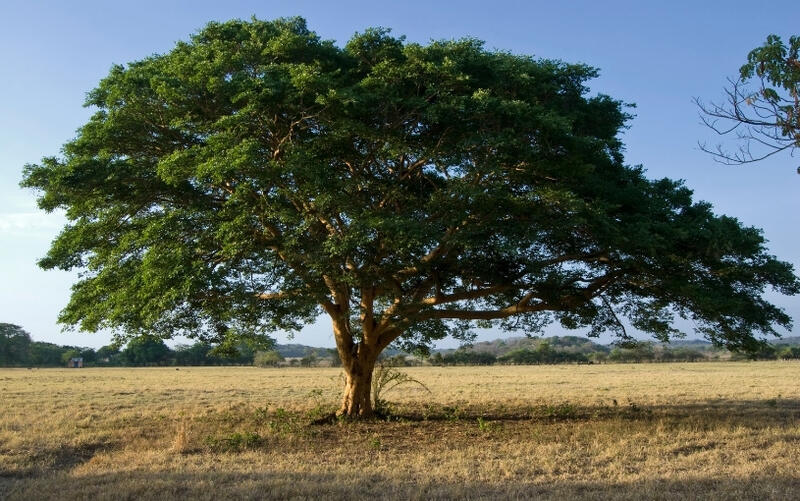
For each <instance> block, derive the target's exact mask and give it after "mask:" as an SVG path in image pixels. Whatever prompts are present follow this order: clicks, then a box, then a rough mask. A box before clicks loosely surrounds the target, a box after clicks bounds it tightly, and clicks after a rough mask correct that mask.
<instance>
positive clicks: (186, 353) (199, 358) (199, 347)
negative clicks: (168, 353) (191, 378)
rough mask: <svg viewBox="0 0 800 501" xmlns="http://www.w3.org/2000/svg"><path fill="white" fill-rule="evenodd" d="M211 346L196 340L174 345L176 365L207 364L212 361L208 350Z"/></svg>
mask: <svg viewBox="0 0 800 501" xmlns="http://www.w3.org/2000/svg"><path fill="white" fill-rule="evenodd" d="M212 348H213V346H211V345H210V344H208V343H203V342H197V343H193V344H190V345H187V344H179V345H177V346H176V347H175V350H174V353H175V363H176V364H177V365H208V364H210V363H213V362H212V359H211V357H209V356H208V355H209V352H210V351H211V350H212Z"/></svg>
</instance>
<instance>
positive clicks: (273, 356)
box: [0, 323, 800, 367]
mask: <svg viewBox="0 0 800 501" xmlns="http://www.w3.org/2000/svg"><path fill="white" fill-rule="evenodd" d="M386 354H387V355H388V357H387V359H386V360H387V363H390V364H394V365H422V364H433V365H494V364H507V365H534V364H586V363H632V362H634V363H635V362H697V361H705V360H745V359H753V360H778V359H784V360H790V359H800V338H790V339H787V340H785V342H784V343H779V344H775V345H768V346H766V347H765V348H764V349H763V350H761V351H760V352H758V353H755V354H750V355H745V354H739V353H730V352H728V351H727V350H722V349H718V348H715V347H713V346H712V345H711V344H710V343H706V342H703V341H678V342H676V343H675V344H671V345H664V344H656V343H649V342H642V343H638V344H636V345H634V346H631V347H613V346H605V345H601V344H597V343H594V342H593V341H591V340H590V339H587V338H583V337H578V336H553V337H550V338H544V339H539V338H511V339H505V340H500V339H498V340H495V341H489V342H481V343H476V344H474V345H473V346H470V347H464V348H459V349H457V350H446V351H439V352H435V353H433V354H432V355H431V356H430V357H428V358H424V359H423V358H419V357H413V356H409V355H406V354H402V353H399V352H398V351H397V350H388V352H387V353H386ZM75 358H80V359H82V363H83V365H84V366H86V367H92V366H95V367H114V366H169V365H257V366H262V367H271V366H283V365H299V366H305V367H312V366H316V365H326V366H337V365H339V364H340V362H339V357H338V354H337V353H336V350H335V349H331V348H313V347H310V346H305V345H301V344H287V345H280V344H279V345H276V346H275V347H274V348H273V349H272V350H267V351H257V350H253V349H252V348H250V347H249V346H248V345H246V344H242V345H239V346H237V347H236V348H235V349H234V350H231V351H229V352H227V353H224V354H223V353H218V350H216V349H215V347H214V346H213V345H211V344H208V343H203V342H196V343H194V344H179V345H177V346H175V348H170V347H169V346H167V345H166V344H165V343H164V341H163V340H161V339H158V338H150V337H142V338H137V339H134V340H132V341H130V342H129V343H128V344H126V345H125V346H123V347H119V346H115V345H109V346H103V347H102V348H99V349H97V350H95V349H93V348H85V347H80V346H62V345H57V344H53V343H45V342H41V341H32V340H31V337H30V335H29V334H28V333H27V332H26V331H25V330H23V329H22V328H21V327H19V326H17V325H14V324H4V323H0V366H5V367H64V366H66V365H67V364H68V362H69V361H70V360H71V359H75Z"/></svg>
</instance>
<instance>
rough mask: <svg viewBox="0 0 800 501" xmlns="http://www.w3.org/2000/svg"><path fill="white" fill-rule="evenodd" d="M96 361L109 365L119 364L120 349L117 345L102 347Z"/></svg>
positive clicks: (98, 351)
mask: <svg viewBox="0 0 800 501" xmlns="http://www.w3.org/2000/svg"><path fill="white" fill-rule="evenodd" d="M96 360H97V361H98V362H99V363H102V364H104V365H105V364H107V365H116V364H117V363H119V347H118V346H117V345H113V344H112V345H108V346H102V347H100V349H98V350H97V354H96Z"/></svg>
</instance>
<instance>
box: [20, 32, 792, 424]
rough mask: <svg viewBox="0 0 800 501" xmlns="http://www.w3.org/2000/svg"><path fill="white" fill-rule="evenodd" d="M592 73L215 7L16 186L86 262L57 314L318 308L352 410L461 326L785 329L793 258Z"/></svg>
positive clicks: (286, 322)
mask: <svg viewBox="0 0 800 501" xmlns="http://www.w3.org/2000/svg"><path fill="white" fill-rule="evenodd" d="M596 75H597V71H596V70H595V69H593V68H590V67H587V66H584V65H580V64H578V65H574V64H565V63H563V62H560V61H551V60H537V59H534V58H532V57H529V56H524V55H515V54H511V53H508V52H497V51H489V50H486V49H485V48H484V46H483V44H482V43H481V42H479V41H476V40H473V39H462V40H454V41H438V42H432V43H430V44H428V45H424V46H423V45H420V44H417V43H406V41H405V40H404V39H403V38H396V37H392V36H391V35H390V33H389V32H388V30H385V29H370V30H367V31H365V32H364V33H360V34H357V35H355V36H354V37H353V38H352V39H351V40H350V41H349V42H348V43H347V44H346V45H344V46H343V47H337V46H336V45H334V44H333V43H332V42H327V41H323V40H320V38H319V37H318V36H317V35H316V34H315V33H313V32H311V31H310V30H309V29H308V28H307V26H306V23H305V21H304V20H302V19H299V18H294V19H281V20H277V21H273V22H263V21H258V20H253V21H250V22H245V21H230V22H226V23H210V24H209V25H208V26H206V27H205V28H204V29H203V30H201V31H200V32H199V33H197V34H196V35H194V36H193V37H192V38H191V40H189V41H187V42H179V43H178V44H177V45H176V47H175V48H174V49H173V50H171V51H169V52H168V53H165V54H161V55H154V56H150V57H148V58H146V59H143V60H141V61H136V62H133V63H131V64H129V65H128V66H127V67H124V66H114V67H113V68H112V69H111V71H110V73H109V75H108V76H107V77H106V78H104V79H103V80H102V81H101V82H100V84H99V85H98V87H97V88H96V89H95V90H93V91H92V92H90V93H89V94H88V99H87V105H89V106H93V107H94V108H95V110H96V111H95V113H94V115H92V117H91V118H90V119H89V121H88V122H87V123H86V124H85V125H84V126H83V127H82V128H81V129H80V130H79V132H78V134H77V136H76V137H75V139H74V140H72V141H70V142H68V143H67V144H65V145H64V147H63V156H62V157H59V158H56V157H48V158H44V159H43V160H42V162H41V163H40V164H38V165H28V166H27V167H26V169H25V173H24V179H23V182H22V184H23V186H26V187H30V188H34V189H37V190H39V191H40V198H39V206H40V207H41V208H42V209H45V210H48V211H51V210H54V209H58V208H63V209H66V215H67V217H68V218H69V223H68V225H67V226H66V227H65V228H64V230H63V231H62V233H61V234H60V235H59V236H58V237H57V238H56V239H55V241H54V242H53V244H52V246H51V248H50V251H49V252H48V254H47V256H45V257H44V258H43V259H42V260H41V261H40V265H41V266H43V267H44V268H47V269H51V268H61V269H72V268H83V269H85V272H84V273H83V274H82V275H81V278H80V280H79V281H78V283H77V284H75V286H74V287H73V292H72V296H71V299H70V302H69V304H68V305H67V306H66V308H65V309H64V311H63V312H62V314H61V316H60V321H61V322H62V323H64V324H67V325H71V326H77V327H79V328H81V329H84V330H89V331H95V330H97V329H100V328H111V329H114V330H115V332H116V333H117V335H118V336H119V337H121V338H125V339H127V338H130V337H137V336H155V337H161V338H167V337H170V336H176V335H188V336H190V337H194V338H199V339H203V340H206V341H208V342H213V343H215V344H220V345H228V344H230V343H236V342H238V340H239V339H241V338H248V337H250V338H254V339H255V338H259V337H260V336H262V335H267V334H268V333H269V332H272V331H275V330H280V329H288V330H292V331H297V330H299V329H300V328H301V327H302V326H303V325H304V324H307V323H311V322H312V321H314V320H315V319H316V318H317V316H318V315H319V314H322V313H324V314H327V315H328V316H329V317H330V319H331V322H332V329H333V334H334V338H335V341H336V347H337V350H338V352H339V356H340V358H341V360H342V362H343V368H344V372H345V374H346V378H345V381H346V382H345V390H344V392H343V395H342V405H341V408H340V410H339V412H340V413H341V414H345V415H348V416H370V415H372V414H373V412H372V403H371V401H370V388H371V380H372V373H373V369H374V367H375V363H376V360H377V359H378V356H379V355H380V353H381V352H382V351H383V350H384V349H385V348H386V347H388V346H389V345H390V344H392V343H395V345H398V344H399V345H401V347H402V348H403V349H404V350H406V351H408V352H414V351H415V349H417V348H424V347H426V346H429V345H430V344H431V343H432V342H433V341H435V340H437V339H442V338H444V337H446V336H452V337H454V338H456V339H460V340H467V341H469V340H472V339H473V335H474V334H473V331H472V330H471V327H472V326H474V325H479V326H482V327H488V326H492V325H494V326H496V327H498V328H502V329H506V330H514V329H524V330H527V331H528V332H532V333H538V332H541V330H542V329H543V328H544V326H546V325H548V324H549V323H551V322H554V321H556V322H560V323H561V324H562V325H564V326H565V327H568V328H581V327H586V328H588V329H589V330H590V332H591V333H592V335H599V333H600V332H602V331H611V332H613V333H615V334H616V335H617V336H618V337H621V338H627V337H628V334H627V332H626V331H625V326H626V325H633V326H634V327H635V328H637V329H639V330H642V331H645V332H649V333H652V334H654V335H655V336H657V337H658V338H660V339H668V338H669V337H670V336H672V335H673V334H675V333H676V332H677V331H676V329H675V328H674V327H673V326H672V320H673V316H675V315H678V316H681V317H686V318H690V319H691V320H692V321H693V322H692V324H693V325H695V326H697V330H698V332H699V333H701V334H703V335H705V336H707V337H709V338H711V339H713V340H714V341H715V342H717V343H720V344H724V345H727V346H730V347H732V348H734V349H757V347H758V346H759V341H758V339H759V337H761V336H769V335H773V334H774V333H775V327H777V326H788V325H790V318H789V317H788V316H787V315H786V314H785V313H784V312H783V311H782V310H781V309H780V308H778V307H776V306H774V305H772V304H771V303H769V302H768V301H766V300H765V299H764V298H763V296H762V293H763V292H764V291H765V289H766V288H774V289H776V290H777V291H779V292H781V293H784V294H796V293H798V291H800V283H798V280H797V278H796V277H795V276H794V274H793V271H792V267H791V265H789V264H788V263H783V262H780V261H778V260H777V259H775V258H774V257H773V256H771V255H770V254H769V253H768V252H767V250H766V247H765V244H764V238H763V236H762V235H761V233H760V231H759V230H757V229H754V228H747V227H743V226H742V225H740V223H739V222H738V221H736V220H735V219H732V218H728V217H724V216H716V215H715V214H714V212H713V211H712V209H711V207H710V206H709V205H708V204H706V203H696V202H693V201H692V193H691V191H690V190H688V189H687V188H685V187H684V186H683V185H682V184H681V183H680V182H676V181H671V180H668V179H661V180H655V181H651V180H648V179H647V178H646V177H645V176H644V172H643V170H642V169H641V168H639V167H630V166H627V165H625V163H624V159H623V150H624V147H623V144H622V141H621V140H620V137H619V134H620V131H622V130H623V129H624V128H625V125H626V121H627V120H628V118H629V115H628V114H627V113H626V108H625V105H624V103H621V102H620V101H617V100H614V99H612V98H610V97H608V96H605V95H596V96H589V95H588V88H587V85H586V83H587V81H588V80H589V79H591V78H594V77H595V76H596ZM626 318H627V321H628V322H629V323H628V324H626V320H625V319H626Z"/></svg>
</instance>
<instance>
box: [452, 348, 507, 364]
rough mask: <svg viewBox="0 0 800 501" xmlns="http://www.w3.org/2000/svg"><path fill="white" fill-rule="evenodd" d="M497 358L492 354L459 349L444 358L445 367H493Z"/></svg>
mask: <svg viewBox="0 0 800 501" xmlns="http://www.w3.org/2000/svg"><path fill="white" fill-rule="evenodd" d="M496 361H497V358H495V356H494V355H493V354H491V353H486V352H476V351H472V350H465V349H459V350H456V351H454V352H452V353H448V354H447V355H444V356H443V357H442V363H444V364H445V365H492V364H494V363H495V362H496Z"/></svg>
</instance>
